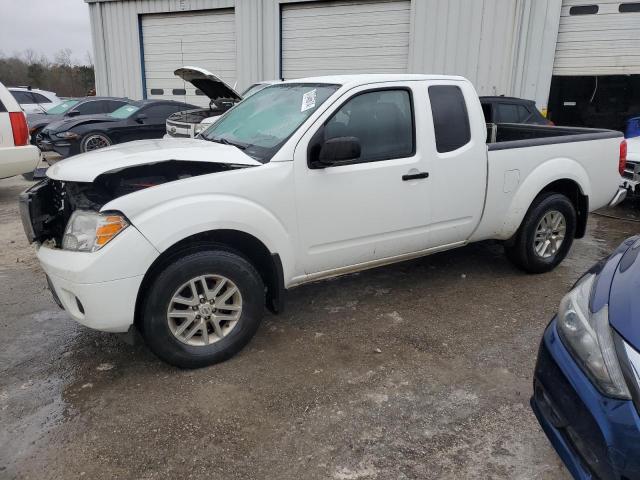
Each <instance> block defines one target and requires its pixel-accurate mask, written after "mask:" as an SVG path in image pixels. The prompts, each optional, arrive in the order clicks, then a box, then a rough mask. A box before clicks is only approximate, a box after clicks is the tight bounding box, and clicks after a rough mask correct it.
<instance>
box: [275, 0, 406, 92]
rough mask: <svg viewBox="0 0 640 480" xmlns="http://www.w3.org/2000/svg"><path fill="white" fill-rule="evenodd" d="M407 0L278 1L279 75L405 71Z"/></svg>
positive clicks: (303, 75) (298, 75)
mask: <svg viewBox="0 0 640 480" xmlns="http://www.w3.org/2000/svg"><path fill="white" fill-rule="evenodd" d="M410 13H411V2H410V1H408V0H394V1H375V0H373V1H371V0H370V1H358V2H354V1H347V2H344V1H343V2H311V3H299V4H290V5H283V6H282V45H281V48H282V76H283V77H284V78H285V79H290V78H299V77H309V76H317V75H328V74H339V73H366V72H385V73H403V72H406V71H407V67H408V63H407V62H408V56H409V25H410V18H411V16H410Z"/></svg>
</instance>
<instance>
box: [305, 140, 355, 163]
mask: <svg viewBox="0 0 640 480" xmlns="http://www.w3.org/2000/svg"><path fill="white" fill-rule="evenodd" d="M361 153H362V148H361V147H360V139H358V138H357V137H335V138H330V139H329V140H327V141H325V142H324V143H323V144H322V146H321V147H320V152H319V154H318V157H317V159H313V160H311V162H310V166H311V168H325V167H331V166H337V165H341V164H348V163H351V162H353V161H354V160H357V159H358V158H360V154H361Z"/></svg>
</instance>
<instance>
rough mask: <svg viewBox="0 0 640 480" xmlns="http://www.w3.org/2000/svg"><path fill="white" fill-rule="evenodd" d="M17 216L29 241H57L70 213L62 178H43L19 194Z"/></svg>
mask: <svg viewBox="0 0 640 480" xmlns="http://www.w3.org/2000/svg"><path fill="white" fill-rule="evenodd" d="M19 207H20V218H21V220H22V226H23V227H24V231H25V233H26V235H27V239H28V240H29V242H43V241H45V240H54V241H55V242H56V245H60V243H61V241H62V235H63V234H64V227H65V225H66V223H67V220H68V219H69V216H71V211H70V209H69V208H68V206H67V205H66V202H65V189H64V184H63V183H62V182H58V181H55V180H49V179H47V180H44V181H42V182H40V183H37V184H36V185H34V186H32V187H31V188H29V189H27V190H26V191H24V192H23V193H21V194H20V198H19Z"/></svg>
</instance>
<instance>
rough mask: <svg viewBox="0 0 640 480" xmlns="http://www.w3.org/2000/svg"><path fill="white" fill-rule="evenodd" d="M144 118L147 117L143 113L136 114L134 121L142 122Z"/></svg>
mask: <svg viewBox="0 0 640 480" xmlns="http://www.w3.org/2000/svg"><path fill="white" fill-rule="evenodd" d="M146 119H147V116H146V115H145V114H144V113H141V114H139V115H136V122H138V123H144V121H145V120H146Z"/></svg>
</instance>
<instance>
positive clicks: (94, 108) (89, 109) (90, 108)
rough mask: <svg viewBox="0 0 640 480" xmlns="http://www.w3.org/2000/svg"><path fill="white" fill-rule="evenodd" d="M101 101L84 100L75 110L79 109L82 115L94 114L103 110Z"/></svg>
mask: <svg viewBox="0 0 640 480" xmlns="http://www.w3.org/2000/svg"><path fill="white" fill-rule="evenodd" d="M101 103H102V102H100V101H95V102H84V103H82V104H80V105H77V106H76V107H74V108H73V110H77V111H78V113H80V115H94V114H96V113H102V112H103V110H102V106H101Z"/></svg>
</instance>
